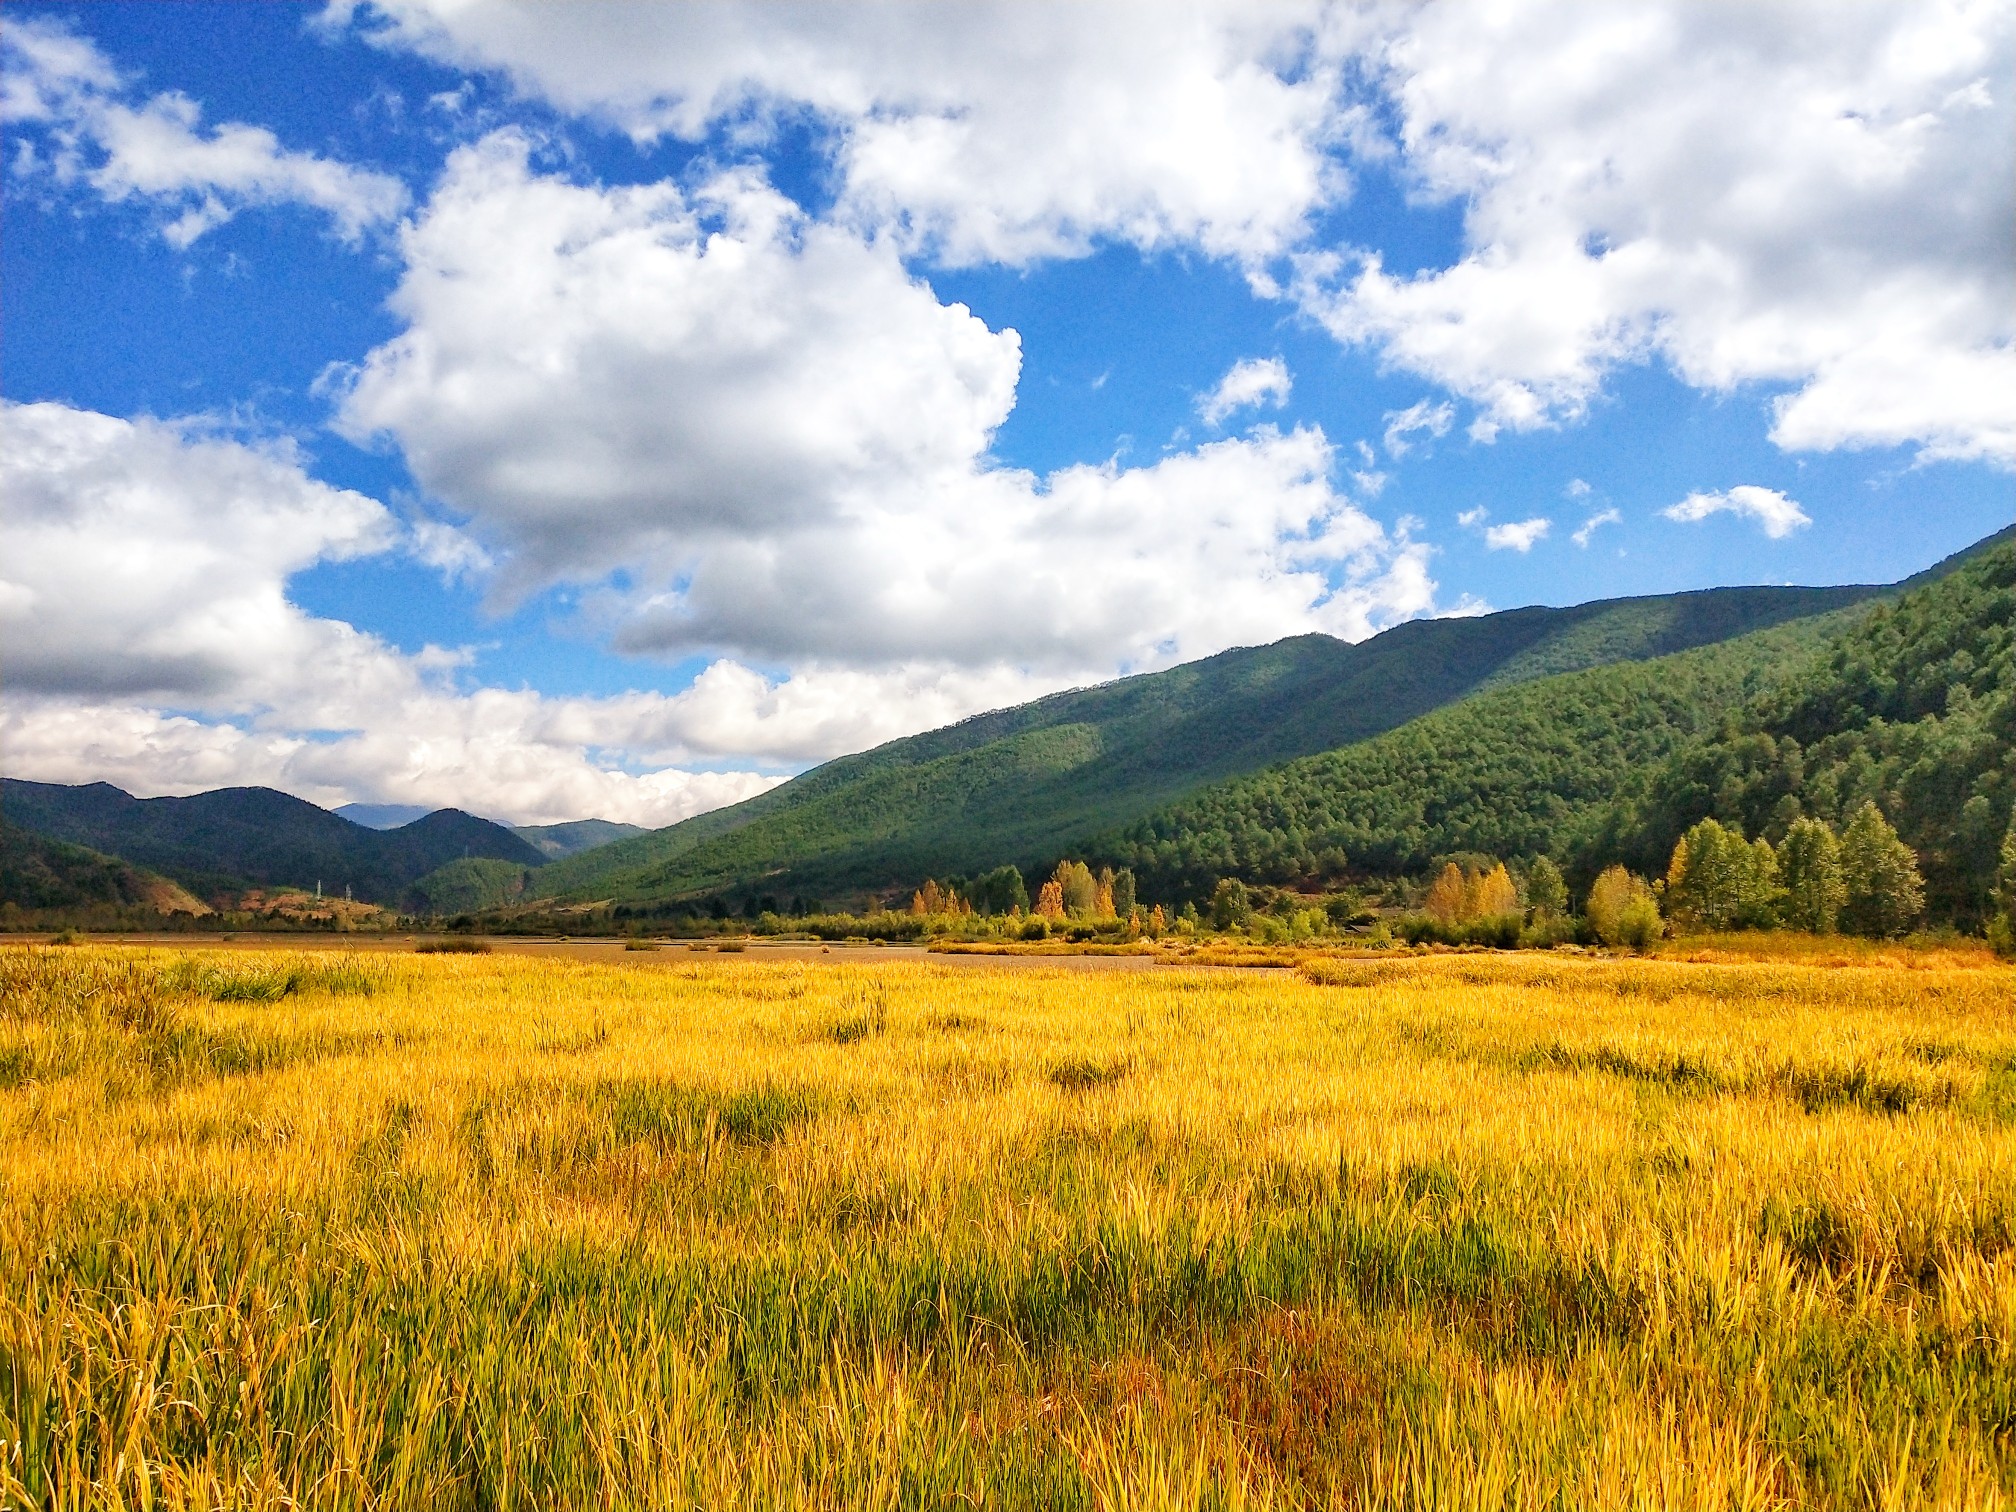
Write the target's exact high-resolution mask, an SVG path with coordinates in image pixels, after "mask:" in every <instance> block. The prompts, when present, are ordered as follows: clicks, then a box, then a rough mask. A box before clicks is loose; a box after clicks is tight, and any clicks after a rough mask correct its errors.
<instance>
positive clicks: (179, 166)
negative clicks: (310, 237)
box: [0, 16, 406, 247]
mask: <svg viewBox="0 0 2016 1512" xmlns="http://www.w3.org/2000/svg"><path fill="white" fill-rule="evenodd" d="M202 116H203V113H202V110H201V108H200V107H199V106H198V105H197V104H196V102H195V101H193V100H191V99H189V98H188V97H187V96H186V95H182V94H178V93H173V92H169V93H164V94H156V95H151V96H148V97H145V98H140V97H139V96H138V95H137V94H136V93H135V92H134V91H133V89H132V87H131V83H130V81H129V80H127V79H125V78H124V77H122V76H121V75H120V73H119V71H118V70H117V69H116V68H114V67H113V65H112V63H111V61H110V60H109V59H108V58H106V57H105V55H104V54H103V53H102V52H100V51H99V50H98V48H97V47H96V46H95V45H93V44H92V43H91V42H90V41H88V40H87V39H85V38H83V37H80V36H78V35H77V34H76V33H75V32H73V31H71V30H70V29H69V28H67V27H65V26H64V25H63V24H62V23H61V22H59V21H55V20H51V19H47V18H41V17H32V16H31V17H25V18H18V19H17V18H10V20H9V21H8V24H7V28H6V36H5V52H4V64H0V121H4V122H6V123H7V124H8V126H9V127H11V128H12V132H11V134H12V135H13V136H14V137H15V138H16V139H17V142H18V144H19V145H18V148H17V150H16V153H15V157H14V166H15V170H16V171H17V172H21V171H24V170H25V171H27V172H29V173H31V174H32V173H35V172H37V171H43V170H46V172H47V173H48V174H49V175H50V176H51V178H53V179H54V181H56V182H57V183H60V184H65V185H69V184H84V185H87V186H88V187H89V188H91V189H92V190H95V191H96V192H97V193H98V195H99V196H100V197H101V198H103V199H105V200H107V201H110V202H113V203H118V202H122V201H127V200H142V201H146V202H148V203H151V204H154V205H157V206H159V207H161V209H162V210H163V211H164V212H165V213H166V214H168V215H169V216H170V217H171V218H169V219H167V220H165V221H164V222H163V224H162V226H161V234H162V235H163V236H164V237H165V238H166V239H167V240H168V241H169V242H170V243H171V244H173V245H175V246H177V247H186V246H188V245H189V244H190V243H192V242H194V241H195V240H196V239H197V238H198V237H200V236H202V235H203V234H204V233H205V232H206V231H210V230H213V229H214V228H216V227H217V226H220V225H222V224H223V223H224V222H225V221H228V220H229V219H231V217H232V216H233V215H235V214H236V213H237V212H238V211H239V210H241V209H244V208H246V207H248V206H254V205H278V204H300V205H307V206H310V207H312V208H314V209H317V210H321V211H323V212H324V213H326V214H327V215H328V216H329V217H330V219H331V220H333V221H334V222H335V224H336V229H337V231H338V232H339V233H340V234H341V235H342V236H343V237H345V238H346V239H348V240H352V241H354V240H356V239H357V238H358V237H359V236H360V235H361V234H362V233H363V232H364V231H365V230H367V229H369V228H370V227H372V226H375V225H378V224H381V223H383V222H385V221H388V220H390V219H392V218H393V217H394V216H396V215H398V213H399V212H400V211H401V210H402V209H404V208H405V205H406V188H405V186H404V185H403V184H401V183H400V182H399V180H398V179H396V178H394V177H392V176H391V175H389V174H384V173H377V172H373V171H371V170H368V169H363V168H357V167H353V166H351V165H349V164H346V163H340V162H336V161H334V160H332V159H330V158H325V157H321V156H318V155H317V154H315V153H312V152H299V151H292V150H289V149H287V148H285V147H282V146H281V145H280V141H279V139H278V138H277V137H276V136H274V134H273V133H272V132H271V131H269V130H267V129H266V128H265V127H263V126H249V125H245V124H243V123H240V122H225V123H224V124H222V125H219V126H215V127H210V128H208V129H206V128H205V127H204V126H203V120H202Z"/></svg>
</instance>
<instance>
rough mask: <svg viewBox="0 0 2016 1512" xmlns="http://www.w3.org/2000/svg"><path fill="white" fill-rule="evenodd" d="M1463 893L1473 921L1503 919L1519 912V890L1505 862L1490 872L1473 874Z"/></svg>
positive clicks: (1467, 881) (1501, 862)
mask: <svg viewBox="0 0 2016 1512" xmlns="http://www.w3.org/2000/svg"><path fill="white" fill-rule="evenodd" d="M1463 891H1464V901H1465V904H1466V906H1467V908H1468V911H1469V916H1470V918H1472V919H1501V918H1504V917H1505V916H1506V915H1507V914H1516V913H1518V912H1519V889H1518V888H1517V887H1516V886H1514V885H1513V882H1512V874H1511V873H1510V872H1508V871H1506V870H1505V863H1504V862H1503V861H1500V862H1499V863H1498V864H1497V865H1496V866H1494V867H1492V868H1491V870H1489V871H1488V872H1473V873H1471V875H1470V877H1469V878H1468V879H1467V880H1466V882H1465V884H1464V889H1463Z"/></svg>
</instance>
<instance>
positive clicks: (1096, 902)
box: [1092, 866, 1114, 919]
mask: <svg viewBox="0 0 2016 1512" xmlns="http://www.w3.org/2000/svg"><path fill="white" fill-rule="evenodd" d="M1092 916H1093V917H1094V918H1097V919H1110V918H1113V917H1114V907H1113V868H1112V867H1110V866H1102V867H1101V868H1100V869H1099V879H1098V882H1097V884H1096V886H1095V887H1094V889H1093V893H1092Z"/></svg>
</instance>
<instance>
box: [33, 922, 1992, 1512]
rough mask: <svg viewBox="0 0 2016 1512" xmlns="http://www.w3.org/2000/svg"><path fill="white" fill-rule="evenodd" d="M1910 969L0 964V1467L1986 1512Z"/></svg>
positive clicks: (208, 1487) (85, 1492) (288, 1497)
mask: <svg viewBox="0 0 2016 1512" xmlns="http://www.w3.org/2000/svg"><path fill="white" fill-rule="evenodd" d="M1916 964H1917V966H1918V967H1919V968H1920V969H1913V970H1908V971H1907V970H1898V969H1894V967H1892V966H1887V965H1882V964H1870V965H1845V966H1823V965H1815V964H1807V963H1802V962H1797V961H1794V962H1770V963H1750V964H1742V963H1737V964H1729V963H1717V962H1709V963H1686V962H1676V961H1663V960H1661V961H1647V960H1637V961H1609V960H1598V959H1587V958H1570V957H1565V956H1564V957H1555V956H1524V957H1505V956H1487V955H1454V956H1422V957H1412V956H1400V957H1396V958H1392V959H1376V958H1361V959H1351V960H1346V959H1336V960H1309V961H1305V962H1304V964H1303V965H1302V967H1301V969H1300V971H1299V972H1296V973H1289V972H1280V971H1277V972H1270V973H1264V974H1262V973H1234V972H1225V971H1213V970H1209V969H1186V968H1172V967H1169V966H1143V967H1142V968H1141V969H1138V970H1137V969H1134V968H1133V967H1132V966H1131V965H1130V966H1128V967H1125V968H1114V969H1108V970H1102V971H1097V972H1093V971H1071V970H1065V969H1051V968H1048V967H1044V966H1041V965H1032V964H1031V963H1028V962H1020V963H1016V964H1014V965H1012V966H1003V967H996V966H993V965H977V964H972V963H961V964H950V963H944V964H941V963H937V962H932V963H918V962H888V963H876V964H874V965H872V966H861V965H826V964H814V963H797V962H792V963H777V962H771V963H765V962H764V961H763V960H761V959H760V957H759V956H758V954H756V953H753V952H752V953H750V954H748V955H746V956H739V957H731V958H728V959H714V958H712V957H709V958H706V959H695V958H692V957H690V956H687V955H685V954H683V953H680V954H667V955H665V956H664V957H662V958H661V959H659V960H653V961H651V962H649V963H643V964H639V963H636V962H635V960H634V958H633V960H632V963H631V964H628V965H622V966H619V965H615V964H611V965H607V966H597V965H587V964H580V963H574V962H562V961H551V960H538V959H531V958H527V957H522V956H508V955H501V954H500V955H495V956H474V957H468V956H462V957H458V956H439V955H437V956H429V957H425V958H416V957H413V956H371V957H363V956H359V957H354V958H353V957H344V956H341V955H337V954H319V955H306V954H304V955H278V954H276V953H273V952H270V951H269V952H259V953H256V954H254V953H245V954H232V953H229V952H223V951H212V952H201V953H197V954H191V955H177V954H175V953H172V952H166V951H161V952H144V951H137V950H120V949H111V948H98V947H82V948H78V947H71V948H66V949H58V950H48V949H20V948H16V949H10V950H5V951H0V1004H4V1006H0V1438H4V1439H5V1444H4V1446H0V1501H4V1500H7V1499H9V1498H11V1499H12V1500H15V1501H25V1502H26V1503H28V1504H29V1505H34V1506H50V1507H84V1506H142V1505H153V1506H167V1507H180V1506H277V1505H282V1504H286V1505H305V1506H333V1507H347V1506H356V1507H360V1508H361V1507H371V1508H390V1507H429V1508H433V1507H471V1508H473V1507H478V1506H483V1507H528V1508H530V1507H542V1508H543V1507H551V1506H558V1505H568V1506H586V1505H606V1506H624V1507H630V1506H634V1507H646V1506H651V1507H658V1506H693V1507H720V1506H765V1507H768V1506H806V1507H834V1508H839V1507H856V1506H888V1505H899V1504H900V1505H914V1506H920V1507H921V1506H943V1505H948V1504H952V1503H955V1502H958V1503H976V1504H985V1505H992V1506H1002V1507H1023V1506H1059V1507H1066V1506H1069V1507H1080V1506H1086V1507H1106V1506H1113V1507H1120V1506H1133V1507H1192V1506H1195V1507H1204V1506H1213V1507H1238V1506H1254V1507H1260V1506H1275V1507H1301V1506H1368V1507H1387V1506H1396V1507H1397V1506H1408V1507H1443V1506H1454V1507H1468V1506H1476V1507H1536V1508H1538V1507H1605V1506H1615V1507H1702V1508H1707V1507H1716V1508H1722V1507H1751V1506H1755V1507H1767V1506H1788V1505H1789V1506H1824V1507H1919V1506H1950V1507H1994V1506H2003V1505H2007V1504H2008V1503H2009V1502H2010V1501H2011V1500H2016V973H2012V972H2011V971H2010V970H2009V969H2007V968H1983V967H1977V966H1973V965H1967V964H1932V965H1927V964H1925V963H1924V962H1922V961H1920V962H1917V963H1916Z"/></svg>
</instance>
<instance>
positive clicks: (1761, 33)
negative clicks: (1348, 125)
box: [1298, 0, 2016, 464]
mask: <svg viewBox="0 0 2016 1512" xmlns="http://www.w3.org/2000/svg"><path fill="white" fill-rule="evenodd" d="M2012 44H2016V13H2012V12H2011V11H2010V10H2009V9H2008V7H2006V6H2002V5H1996V4H1993V3H1973V0H1944V3H1927V4H1922V5H1911V6H1904V7H1896V6H1883V5H1849V6H1841V5H1836V4H1832V3H1820V0H1813V3H1807V4H1785V5H1770V6H1750V7H1736V8H1731V7H1722V6H1709V7H1702V6H1695V5H1686V4H1679V3H1668V4H1647V5H1632V6H1611V7H1597V8H1592V7H1590V6H1587V5H1584V4H1580V3H1576V0H1538V3H1534V4H1529V5H1522V6H1517V7H1501V8H1496V9H1491V10H1487V11H1480V10H1479V8H1478V7H1476V6H1474V5H1466V4H1457V3H1442V4H1435V5H1427V6H1423V7H1420V8H1418V9H1412V10H1409V11H1407V12H1405V13H1404V14H1403V15H1402V16H1400V17H1399V18H1398V20H1397V21H1396V24H1395V26H1394V28H1393V29H1392V30H1391V31H1390V32H1389V33H1388V34H1387V35H1386V37H1385V39H1384V41H1383V43H1382V45H1381V46H1380V48H1379V50H1378V54H1377V58H1378V65H1379V67H1380V69H1381V71H1382V78H1383V81H1384V88H1385V89H1386V90H1387V91H1388V93H1389V94H1390V96H1391V98H1392V100H1393V102H1394V105H1395V108H1396V111H1397V113H1398V116H1399V118H1400V127H1399V132H1398V138H1399V140H1398V144H1397V145H1398V148H1399V151H1400V153H1401V162H1402V163H1403V164H1404V171H1405V172H1406V173H1407V174H1408V175H1409V176H1411V178H1412V179H1413V180H1414V182H1415V184H1416V186H1417V190H1418V192H1420V193H1423V194H1425V195H1429V196H1432V197H1439V198H1444V199H1448V200H1454V201H1457V202H1460V203H1461V204H1462V205H1463V206H1464V211H1465V242H1466V251H1465V253H1464V255H1463V256H1462V258H1461V259H1460V260H1459V261H1458V262H1457V263H1455V264H1454V265H1453V266H1451V267H1448V268H1444V269H1439V270H1431V271H1428V272H1424V273H1421V274H1417V275H1411V276H1408V275H1396V274H1392V273H1389V272H1387V271H1386V269H1385V267H1384V266H1383V264H1382V262H1381V260H1380V258H1379V256H1378V254H1377V252H1376V251H1372V250H1365V251H1356V252H1352V251H1349V250H1343V251H1340V250H1329V251H1324V250H1320V249H1310V250H1309V251H1307V252H1306V253H1305V254H1304V255H1303V256H1301V258H1300V259H1299V267H1300V274H1301V276H1300V280H1299V283H1298V288H1299V292H1300V294H1301V297H1302V299H1303V300H1304V302H1305V305H1306V306H1307V308H1308V309H1310V310H1311V311H1312V312H1313V313H1315V314H1316V315H1317V316H1318V317H1319V318H1320V319H1321V320H1322V321H1323V322H1324V323H1325V324H1326V325H1327V326H1328V327H1329V328H1330V329H1331V330H1332V331H1333V332H1334V333H1335V334H1336V335H1337V336H1338V337H1340V338H1341V339H1343V340H1346V341H1351V342H1364V343H1369V344H1371V345H1373V346H1375V347H1376V348H1377V349H1379V350H1380V351H1381V352H1382V353H1383V354H1384V356H1385V357H1386V359H1387V360H1388V361H1389V362H1391V363H1393V364H1394V365H1396V366H1399V367H1402V368H1405V369H1407V370H1409V371H1412V372H1415V373H1419V374H1422V375H1423V376H1426V377H1429V378H1432V379H1434V380H1436V381H1437V382H1440V383H1442V384H1444V385H1446V386H1447V387H1449V388H1450V389H1452V390H1454V391H1455V392H1457V393H1459V394H1461V395H1463V396H1465V397H1467V398H1469V399H1471V400H1473V401H1474V402H1475V403H1476V404H1477V405H1478V406H1479V407H1480V410H1481V414H1480V424H1479V425H1478V426H1477V427H1475V428H1474V431H1475V434H1477V435H1478V436H1479V437H1480V438H1483V439H1488V438H1489V437H1490V436H1491V435H1492V434H1495V431H1496V429H1497V428H1498V427H1501V426H1506V427H1513V428H1528V427H1533V426H1538V425H1544V424H1551V423H1555V422H1557V421H1559V420H1562V419H1564V418H1572V417H1574V416H1576V415H1578V414H1580V413H1581V412H1582V410H1583V409H1584V408H1585V407H1586V405H1587V404H1588V403H1589V401H1590V399H1591V398H1592V396H1593V395H1594V394H1595V393H1596V392H1597V390H1598V389H1599V387H1600V385H1601V383H1602V381H1603V378H1604V375H1605V374H1606V373H1607V372H1608V371H1609V370H1610V369H1612V368H1613V367H1615V366H1616V365H1618V364H1620V363H1624V362H1631V361H1639V360H1643V359H1645V358H1648V357H1653V356H1657V357H1661V358H1664V359H1665V360H1666V361H1667V362H1668V363H1670V364H1671V365H1672V367H1673V368H1674V370H1675V371H1676V372H1678V373H1679V375H1680V376H1681V377H1682V378H1683V379H1684V380H1686V381H1687V382H1688V383H1690V384H1693V385H1695V386H1697V387H1703V388H1708V389H1713V390H1729V389H1733V388H1735V387H1736V386H1738V385H1741V384H1746V383H1766V384H1774V385H1781V386H1784V387H1785V388H1786V389H1787V390H1788V391H1787V392H1785V393H1784V394H1783V395H1782V396H1781V397H1780V398H1779V399H1778V400H1777V401H1776V403H1775V407H1774V408H1775V420H1776V423H1775V426H1774V429H1773V433H1772V434H1773V438H1774V439H1775V440H1776V441H1777V442H1778V443H1779V444H1780V445H1781V446H1785V447H1790V448H1831V447H1840V446H1863V445H1891V444H1915V445H1916V446H1917V447H1918V448H1919V450H1920V452H1921V454H1922V455H1923V456H1925V457H1927V458H1939V457H1954V458H1986V459H1991V460H1995V461H1999V462H2001V463H2004V464H2009V463H2012V462H2016V348H2012V339H2016V247H2012V239H2011V235H2010V222H2009V215H2008V184H2009V182H2010V180H2011V177H2012V173H2016V105H2012V101H2016V91H2012V90H2011V88H2010V87H2009V82H2008V81H2009V78H2010V77H2011V73H2012V70H2016V45H2012Z"/></svg>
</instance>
